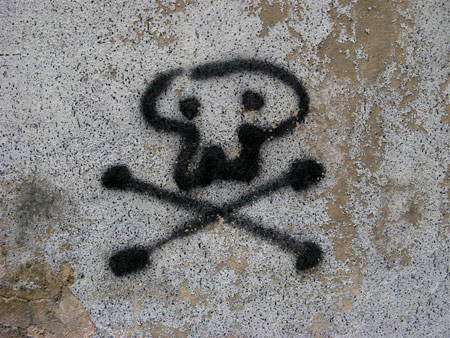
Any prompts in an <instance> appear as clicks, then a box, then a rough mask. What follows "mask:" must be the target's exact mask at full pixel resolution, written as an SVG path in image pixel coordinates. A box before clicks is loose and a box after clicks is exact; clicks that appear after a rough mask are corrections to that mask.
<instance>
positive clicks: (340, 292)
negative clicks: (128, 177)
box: [0, 0, 450, 337]
mask: <svg viewBox="0 0 450 338" xmlns="http://www.w3.org/2000/svg"><path fill="white" fill-rule="evenodd" d="M0 19H1V27H2V29H1V31H0V35H1V39H0V46H1V49H0V79H1V81H0V107H1V108H0V109H1V115H0V121H1V138H0V143H1V153H0V159H1V160H0V170H1V215H2V217H1V220H0V236H1V251H0V254H1V256H0V336H2V337H22V336H27V337H28V336H29V337H144V336H145V337H147V336H148V337H150V336H153V337H158V336H163V337H166V336H167V337H172V336H174V337H184V336H192V337H198V336H211V337H221V336H249V337H266V336H267V337H282V336H283V337H284V336H290V337H291V336H296V337H303V336H304V337H309V336H313V337H330V336H331V337H334V336H346V337H423V336H429V337H448V336H449V335H450V314H449V313H450V304H449V303H450V297H449V294H450V278H449V268H450V262H449V257H450V255H449V254H450V250H449V249H450V242H449V240H450V234H449V230H450V227H449V216H448V215H449V160H450V151H449V149H450V148H449V145H450V132H449V122H450V120H449V113H448V111H449V108H450V100H449V95H450V82H449V55H450V34H449V31H450V5H449V2H448V1H438V0H415V1H412V0H411V1H405V0H397V1H394V0H353V1H352V0H342V1H330V0H320V1H319V0H305V1H303V0H300V1H288V0H287V1H269V0H263V1H218V0H216V1H202V0H197V1H195V0H177V1H163V0H156V1H153V0H152V1H145V2H142V1H127V2H125V1H84V0H76V1H65V0H63V1H59V0H58V1H56V0H55V1H53V0H44V1H37V0H18V1H13V0H6V1H2V2H1V3H0ZM236 58H245V59H257V60H262V61H265V62H271V63H274V64H276V65H279V66H281V67H283V68H285V69H287V70H289V71H290V72H291V73H292V74H294V75H295V76H296V77H297V78H298V79H300V80H301V81H302V83H303V86H304V87H305V89H306V91H307V92H308V94H309V97H310V104H309V113H308V114H307V116H306V118H305V120H304V121H303V122H302V123H298V124H297V125H296V127H295V129H294V130H292V131H291V132H289V133H287V134H286V135H285V136H283V137H280V138H276V139H273V140H270V141H268V142H266V143H264V144H263V145H262V147H261V152H260V158H259V163H260V165H261V168H260V171H259V175H258V177H257V178H255V179H254V180H252V181H251V182H250V183H246V182H234V181H223V180H216V181H215V182H213V183H212V184H211V185H208V186H207V187H203V188H202V187H195V188H193V189H192V190H191V191H189V192H186V193H182V192H180V189H179V187H178V186H177V184H176V182H175V181H174V176H173V172H174V165H175V163H176V159H177V154H178V152H179V149H180V147H181V144H182V142H181V141H180V138H179V137H177V136H176V135H173V134H170V133H167V132H158V131H156V130H155V129H154V128H152V126H150V125H149V124H148V123H146V121H145V119H144V118H143V116H142V113H141V110H140V104H141V97H142V95H143V94H144V92H145V89H146V87H147V86H148V84H149V83H151V81H152V80H153V79H154V78H155V76H156V74H158V73H159V72H163V71H166V70H170V69H177V68H183V69H191V68H192V67H195V66H198V65H201V64H204V63H207V62H218V61H224V60H232V59H236ZM245 75H246V76H247V75H248V74H245ZM250 87H251V88H252V89H254V90H258V91H259V92H261V93H262V94H263V95H264V96H265V97H267V102H266V104H265V106H264V109H265V110H264V112H259V113H258V112H256V113H255V112H245V111H243V110H242V106H241V105H240V102H239V101H237V100H236V97H237V96H236V95H238V94H240V91H242V90H243V89H245V88H250ZM192 94H195V95H196V96H197V97H199V98H200V100H201V102H202V111H201V114H199V116H197V117H194V118H193V119H192V121H193V122H192V123H195V124H196V126H197V127H198V130H199V131H200V138H201V140H202V143H201V144H202V145H207V144H218V145H220V147H221V148H222V149H223V150H224V152H225V154H226V156H227V157H228V158H235V157H236V156H238V153H239V142H238V138H237V133H236V130H237V128H238V127H239V125H240V124H241V123H252V124H258V123H260V124H261V125H264V123H267V124H268V125H271V126H274V127H275V126H277V124H279V123H280V121H282V120H283V119H284V118H286V116H290V115H289V114H292V111H294V114H295V108H293V106H292V104H293V102H295V100H294V99H293V98H292V97H293V96H292V92H290V91H289V90H288V89H286V88H284V87H283V86H282V85H280V83H278V82H277V81H276V79H274V78H270V77H268V78H264V76H260V74H256V75H254V76H253V75H250V76H249V77H248V78H246V77H245V76H241V75H240V74H232V75H231V76H230V77H229V78H227V79H226V81H221V79H218V78H217V79H211V80H209V81H206V82H205V81H203V82H202V81H200V82H198V81H197V82H196V81H193V80H192V78H189V77H186V76H185V77H180V78H179V79H177V81H175V82H174V83H173V84H171V86H169V87H168V88H167V90H166V91H165V92H164V98H162V99H161V100H160V101H158V107H159V108H161V110H164V111H165V112H167V114H168V115H167V116H169V117H171V118H179V117H180V116H181V115H179V114H178V115H177V113H176V112H177V110H178V101H179V100H180V99H184V98H186V97H189V96H190V95H192ZM275 94H276V95H278V96H273V99H272V98H271V97H272V95H275ZM269 98H271V99H269ZM170 114H173V115H170ZM305 158H314V159H315V160H316V161H317V162H319V163H321V164H323V166H324V168H325V176H324V177H323V179H322V180H321V181H320V182H318V183H317V184H316V185H314V186H313V187H311V188H310V189H307V190H305V191H301V192H296V191H294V190H292V189H290V188H289V187H284V188H282V189H280V190H278V191H276V192H273V193H271V194H269V195H267V196H264V197H263V198H261V199H260V200H257V201H255V202H254V203H250V204H248V205H246V206H244V207H243V208H242V209H241V210H240V211H239V212H240V214H241V215H245V217H248V218H249V219H252V220H255V221H256V222H258V224H259V223H260V224H264V226H266V227H268V228H271V229H276V230H279V231H281V232H283V233H285V234H287V235H289V236H290V237H292V238H293V239H296V240H302V241H311V242H314V243H317V244H318V245H320V248H321V249H322V251H323V259H322V261H321V262H320V263H319V265H317V266H315V267H313V268H312V269H308V270H304V271H297V270H296V269H295V268H294V267H295V257H294V256H293V255H291V254H289V253H286V252H285V251H283V250H280V248H279V247H277V246H276V245H273V243H271V242H270V241H266V240H265V239H264V238H258V237H255V236H253V235H252V233H249V232H247V231H245V230H243V229H237V228H236V227H233V226H232V225H231V224H229V222H227V220H226V219H224V218H222V217H218V218H217V219H216V220H215V221H214V222H212V223H211V224H209V225H208V226H206V227H205V229H203V231H199V232H197V233H195V234H192V235H191V236H187V237H184V238H179V239H176V240H173V241H171V242H169V243H168V244H167V245H164V246H161V247H160V248H158V249H157V250H154V251H153V252H152V253H151V256H150V264H148V266H146V268H145V269H143V270H140V271H138V272H136V273H132V274H127V275H125V276H116V275H114V273H113V272H112V271H111V268H110V266H109V265H108V261H109V259H110V257H111V256H112V255H113V254H114V253H115V252H117V251H118V250H122V249H124V248H127V247H133V246H147V245H151V244H152V243H155V242H156V241H158V240H161V239H162V238H165V237H166V236H168V234H170V233H171V231H172V229H173V228H175V227H176V226H177V225H178V224H183V222H186V220H189V219H191V218H192V217H195V212H193V211H191V210H184V209H183V208H181V207H178V206H174V205H173V204H170V203H167V202H166V201H164V200H162V199H159V198H157V197H152V196H144V195H142V194H138V193H135V192H130V191H118V190H111V189H106V188H105V187H104V186H102V184H101V176H102V173H104V171H105V170H106V169H107V168H108V167H110V166H112V165H116V164H123V165H126V166H127V167H128V168H129V170H130V171H131V172H132V173H133V175H134V176H135V177H138V178H139V179H141V180H143V181H146V182H151V183H153V184H155V185H156V186H157V187H159V188H164V189H168V190H170V191H173V192H177V193H179V194H186V196H189V197H190V198H192V199H193V200H197V199H202V200H207V201H210V202H211V203H213V204H217V205H221V204H222V203H223V202H224V201H232V200H234V199H236V198H237V197H239V196H240V195H241V194H242V193H243V192H246V191H249V190H251V189H254V188H255V187H258V186H259V185H261V184H263V183H264V182H266V181H268V180H270V179H272V178H275V177H278V176H279V175H280V174H281V173H283V172H285V171H286V170H287V168H289V165H290V164H291V163H293V162H294V161H295V160H297V159H305ZM183 196H184V195H183Z"/></svg>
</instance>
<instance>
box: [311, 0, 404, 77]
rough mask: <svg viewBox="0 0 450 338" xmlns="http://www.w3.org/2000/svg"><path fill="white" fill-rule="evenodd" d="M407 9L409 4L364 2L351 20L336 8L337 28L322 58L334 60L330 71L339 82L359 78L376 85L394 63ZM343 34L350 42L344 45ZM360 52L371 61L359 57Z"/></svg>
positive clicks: (325, 44)
mask: <svg viewBox="0 0 450 338" xmlns="http://www.w3.org/2000/svg"><path fill="white" fill-rule="evenodd" d="M407 5H408V2H407V1H398V2H393V1H391V0H382V1H380V0H360V1H358V2H356V3H354V4H353V7H352V9H351V16H348V15H346V14H340V13H339V12H338V9H337V6H333V7H332V8H331V9H330V16H331V18H332V20H333V21H334V22H335V27H334V29H333V32H332V33H331V34H330V35H329V36H328V38H327V39H326V40H325V41H324V42H323V44H322V45H321V47H320V48H319V50H318V56H319V58H321V59H324V58H325V57H328V58H329V59H330V63H329V64H328V65H327V66H326V68H327V69H329V70H330V71H331V74H333V75H335V76H336V77H337V78H339V79H344V78H348V79H350V80H351V81H353V82H356V81H357V75H359V76H360V79H361V80H362V82H368V83H373V82H374V81H375V80H376V79H377V77H378V75H379V74H380V73H381V72H382V71H383V70H384V67H385V65H386V63H387V62H390V60H391V59H392V52H393V51H394V48H395V41H396V40H397V38H398V37H399V35H400V33H401V31H402V29H401V23H402V20H401V17H400V14H399V10H403V9H404V8H405V7H407ZM342 33H343V34H345V35H347V38H348V40H347V41H340V38H341V34H342ZM358 51H360V52H362V53H364V54H366V55H367V58H363V57H358Z"/></svg>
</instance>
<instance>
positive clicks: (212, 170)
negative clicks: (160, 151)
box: [141, 59, 309, 190]
mask: <svg viewBox="0 0 450 338" xmlns="http://www.w3.org/2000/svg"><path fill="white" fill-rule="evenodd" d="M235 73H257V74H262V75H265V76H268V77H270V78H274V79H277V80H279V81H281V82H283V83H284V84H285V85H286V86H288V87H290V88H291V89H292V90H293V92H294V93H295V96H296V99H297V106H296V109H295V114H293V116H291V117H289V118H287V119H285V120H284V121H282V122H281V123H278V124H277V125H276V126H274V127H273V126H271V127H268V128H261V127H258V126H255V125H251V124H248V123H245V124H242V125H241V126H240V127H239V128H238V131H237V133H238V140H239V143H240V148H241V149H240V153H239V156H238V157H237V158H234V159H232V160H227V159H226V156H225V154H224V151H223V150H222V148H221V147H220V146H218V145H214V146H210V147H206V148H203V149H201V148H200V147H199V143H200V137H199V134H200V133H199V130H198V128H197V127H196V125H195V124H194V123H193V122H192V119H193V117H194V116H196V115H197V114H199V113H201V109H202V108H201V103H200V99H199V98H197V97H188V98H185V99H183V100H181V101H180V102H179V109H180V112H181V113H182V115H183V116H184V117H185V121H181V120H179V119H170V118H167V117H163V116H162V114H161V113H160V112H159V111H158V109H157V101H158V99H160V97H161V96H163V95H164V93H165V92H166V90H167V88H168V87H169V86H170V84H171V83H172V81H173V80H174V78H176V77H177V76H180V75H181V74H183V70H181V69H177V70H173V71H170V72H167V73H164V74H161V75H159V76H157V77H156V79H155V80H154V81H153V82H152V83H150V85H149V86H148V89H147V91H146V92H145V94H144V96H143V98H142V101H141V109H142V114H143V115H144V118H145V120H146V121H147V122H148V123H149V124H150V125H151V126H152V127H153V128H155V129H156V130H163V131H166V132H168V133H175V134H178V135H179V136H180V137H181V142H182V147H181V151H180V152H179V155H178V158H177V164H176V166H175V173H174V178H175V182H176V183H177V185H178V187H179V188H180V189H182V190H190V189H192V188H194V187H197V186H202V187H205V186H207V185H209V184H211V182H212V181H214V180H216V179H222V180H235V181H244V182H249V181H251V180H252V179H253V178H255V177H256V176H257V175H258V171H259V162H260V161H259V156H260V148H261V145H262V144H263V143H264V142H266V141H268V140H270V139H273V138H277V137H280V136H283V135H285V134H286V133H287V132H288V131H290V130H292V129H293V128H294V127H295V125H296V124H297V123H300V122H302V121H303V119H304V117H305V115H306V114H307V112H308V107H309V97H308V94H307V93H306V90H305V89H304V88H303V85H302V84H301V82H300V81H299V80H298V79H297V78H296V77H295V76H294V75H293V74H292V73H290V72H288V71H286V70H285V69H283V68H281V67H279V66H276V65H274V64H272V63H269V62H264V61H255V60H242V59H238V60H232V61H226V62H217V63H208V64H204V65H201V66H198V67H195V68H193V69H192V70H191V71H190V72H188V74H189V77H190V78H191V79H193V80H196V81H202V80H208V79H211V78H218V77H226V76H229V75H232V74H235ZM242 105H243V106H244V108H245V109H246V110H259V109H261V108H262V107H263V105H264V98H263V97H262V96H261V95H260V94H259V93H257V92H255V91H251V90H246V91H245V92H244V93H242ZM199 151H200V152H201V157H200V161H199V163H198V164H196V163H193V158H194V156H195V155H197V153H198V152H199Z"/></svg>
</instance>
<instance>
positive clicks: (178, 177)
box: [175, 124, 268, 191]
mask: <svg viewBox="0 0 450 338" xmlns="http://www.w3.org/2000/svg"><path fill="white" fill-rule="evenodd" d="M238 138H239V142H240V143H241V151H240V153H239V156H238V157H237V158H235V159H233V160H228V159H227V158H226V156H225V153H224V151H223V150H222V148H220V147H219V146H211V147H207V148H203V150H202V155H201V159H200V162H199V163H198V165H197V166H196V168H195V169H192V168H193V167H195V164H194V163H193V157H194V155H195V153H196V152H197V148H198V142H195V143H196V144H193V142H190V139H189V138H184V139H183V140H184V144H183V146H182V150H181V152H180V154H179V155H178V160H177V165H176V168H175V182H176V183H177V185H178V187H179V188H180V189H181V190H185V191H187V190H191V189H193V188H195V187H198V186H200V187H206V186H208V185H210V184H211V183H212V182H213V181H215V180H233V181H240V182H250V181H251V180H253V179H254V178H255V177H256V176H257V175H258V173H259V170H260V165H259V162H260V158H259V157H260V149H261V146H262V144H263V143H264V141H266V140H267V138H268V136H267V133H266V132H265V131H264V130H262V129H261V128H258V127H256V126H252V125H249V124H243V125H242V126H241V127H239V130H238Z"/></svg>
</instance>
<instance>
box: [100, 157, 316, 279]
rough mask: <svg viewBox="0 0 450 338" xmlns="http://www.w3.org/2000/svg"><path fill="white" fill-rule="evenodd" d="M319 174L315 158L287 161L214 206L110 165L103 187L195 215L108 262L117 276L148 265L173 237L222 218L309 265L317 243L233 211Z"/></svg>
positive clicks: (313, 181) (306, 182)
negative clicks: (262, 180)
mask: <svg viewBox="0 0 450 338" xmlns="http://www.w3.org/2000/svg"><path fill="white" fill-rule="evenodd" d="M323 175H324V168H323V166H322V165H321V164H319V163H317V162H316V161H315V160H313V159H305V160H297V161H295V162H294V163H293V164H292V165H291V167H290V170H288V171H287V172H285V173H283V174H281V175H280V176H278V177H277V178H275V179H272V180H269V181H268V182H266V183H263V184H261V185H260V186H258V187H256V188H254V189H253V190H251V191H250V192H247V193H244V194H242V195H241V196H240V197H239V198H237V199H235V200H234V201H231V202H227V203H223V204H222V205H221V206H216V205H214V204H213V203H211V202H208V201H204V200H198V199H193V198H191V197H188V196H185V195H182V194H179V193H177V192H173V191H170V190H166V189H163V188H159V187H157V186H156V185H154V184H152V183H148V182H144V181H142V180H140V179H137V178H135V177H133V175H132V174H131V172H130V171H129V169H128V168H127V167H126V166H125V165H116V166H112V167H110V168H108V169H107V170H106V171H105V172H104V173H103V175H102V178H101V181H102V184H103V186H104V187H106V188H109V189H115V190H121V191H130V192H135V193H139V194H142V195H146V196H151V197H156V198H158V199H160V200H164V201H167V202H169V203H171V204H174V205H177V206H179V207H181V208H183V209H186V210H191V211H195V212H196V217H194V218H192V219H191V220H189V221H187V222H184V223H183V224H180V225H179V226H177V227H176V228H175V229H174V230H173V231H172V232H171V234H170V235H169V236H168V237H166V238H163V239H161V240H159V241H157V242H156V243H155V244H153V245H150V246H144V247H134V248H128V249H124V250H121V251H118V252H117V253H115V254H114V255H113V256H112V257H111V258H110V260H109V266H110V268H111V270H112V271H113V273H114V274H115V275H117V276H122V275H126V274H129V273H133V272H136V271H138V270H141V269H143V268H145V267H146V266H148V264H149V263H150V261H149V256H150V255H151V253H152V252H153V251H155V250H156V249H159V248H161V247H162V246H163V245H165V244H167V243H168V242H170V241H172V240H174V239H177V238H181V237H186V236H190V235H192V234H194V233H196V232H198V231H200V230H202V229H204V228H205V227H206V226H208V225H209V224H211V223H214V222H216V221H218V220H219V218H222V219H223V220H225V221H226V222H227V223H229V224H230V225H232V226H233V227H235V228H240V229H244V230H246V231H248V232H250V233H252V234H254V235H256V236H257V237H259V238H262V239H264V240H266V241H269V242H271V243H272V244H274V245H277V246H279V247H280V248H281V249H283V250H284V251H286V252H290V253H292V254H294V255H295V256H296V257H297V259H296V264H295V268H296V269H297V271H301V270H306V269H309V268H312V267H314V266H316V265H317V264H318V263H319V262H320V261H321V259H322V250H321V249H320V247H319V246H318V245H317V244H315V243H313V242H310V241H299V240H297V239H295V238H294V237H292V236H290V235H288V234H285V233H282V232H280V231H278V230H275V229H271V228H266V227H264V226H261V225H259V224H258V223H256V222H255V221H253V220H252V219H250V218H248V217H246V216H243V215H240V214H238V213H237V211H238V210H239V209H241V208H242V207H244V206H246V205H249V204H251V203H253V202H255V201H257V200H259V199H260V198H262V197H264V196H267V195H269V194H271V193H273V192H275V191H277V190H279V189H281V188H284V187H286V186H291V187H292V188H293V189H294V190H295V191H302V190H305V189H307V188H309V187H311V186H313V185H315V184H316V183H317V182H318V181H319V180H320V179H321V178H322V177H323Z"/></svg>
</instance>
